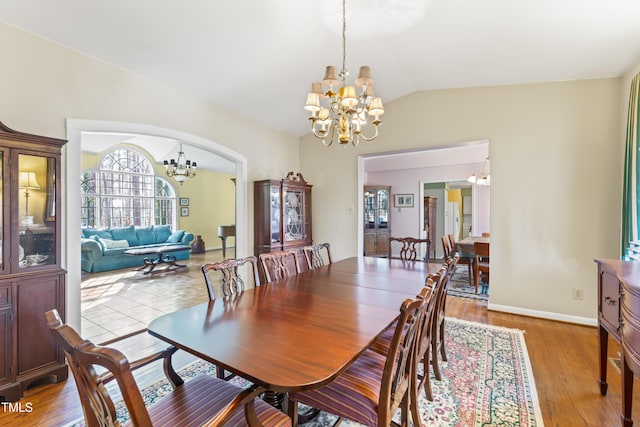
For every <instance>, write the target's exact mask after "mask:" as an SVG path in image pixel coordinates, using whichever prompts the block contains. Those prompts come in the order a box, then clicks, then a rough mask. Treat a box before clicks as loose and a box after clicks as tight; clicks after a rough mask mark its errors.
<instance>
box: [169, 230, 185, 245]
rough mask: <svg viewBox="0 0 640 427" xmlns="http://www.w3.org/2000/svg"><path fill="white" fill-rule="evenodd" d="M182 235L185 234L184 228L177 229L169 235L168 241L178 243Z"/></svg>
mask: <svg viewBox="0 0 640 427" xmlns="http://www.w3.org/2000/svg"><path fill="white" fill-rule="evenodd" d="M182 236H184V230H178V231H175V232H173V233H172V234H171V236H169V238H168V239H167V243H178V242H180V241H181V240H182Z"/></svg>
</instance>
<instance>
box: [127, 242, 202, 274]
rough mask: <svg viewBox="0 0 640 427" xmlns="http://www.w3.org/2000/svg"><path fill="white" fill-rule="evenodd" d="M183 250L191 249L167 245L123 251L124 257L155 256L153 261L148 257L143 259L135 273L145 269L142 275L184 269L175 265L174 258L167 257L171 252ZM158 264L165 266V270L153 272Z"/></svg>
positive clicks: (180, 265)
mask: <svg viewBox="0 0 640 427" xmlns="http://www.w3.org/2000/svg"><path fill="white" fill-rule="evenodd" d="M185 249H191V247H190V246H187V245H167V246H153V247H150V248H139V249H127V250H126V251H124V253H125V254H126V255H134V256H139V255H156V258H155V259H149V257H144V260H143V261H142V262H143V265H142V267H140V268H136V271H140V270H144V269H145V268H147V270H146V271H144V272H143V274H150V273H153V272H155V273H158V272H164V271H173V270H177V269H178V268H180V267H186V265H184V264H177V263H176V257H175V256H171V255H167V254H169V253H171V252H178V251H184V250H185ZM159 264H167V266H166V267H165V268H163V269H162V270H155V268H156V266H157V265H159Z"/></svg>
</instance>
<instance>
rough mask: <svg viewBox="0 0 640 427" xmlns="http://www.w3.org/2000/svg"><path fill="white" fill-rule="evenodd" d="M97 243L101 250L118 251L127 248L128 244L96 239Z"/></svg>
mask: <svg viewBox="0 0 640 427" xmlns="http://www.w3.org/2000/svg"><path fill="white" fill-rule="evenodd" d="M98 243H100V245H101V246H102V249H120V248H128V247H129V242H128V241H127V240H111V239H103V238H102V237H98Z"/></svg>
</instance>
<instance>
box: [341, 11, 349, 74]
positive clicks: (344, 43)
mask: <svg viewBox="0 0 640 427" xmlns="http://www.w3.org/2000/svg"><path fill="white" fill-rule="evenodd" d="M347 73H348V72H347V0H342V72H341V74H342V83H343V84H345V82H346V80H347Z"/></svg>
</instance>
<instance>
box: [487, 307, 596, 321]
mask: <svg viewBox="0 0 640 427" xmlns="http://www.w3.org/2000/svg"><path fill="white" fill-rule="evenodd" d="M487 309H488V310H492V311H500V312H503V313H511V314H519V315H521V316H529V317H538V318H541V319H549V320H557V321H559V322H566V323H575V324H578V325H585V326H598V319H595V318H590V317H580V316H571V315H567V314H561V313H552V312H549V311H541V310H530V309H526V308H522V307H513V306H510V305H500V304H491V303H489V304H487Z"/></svg>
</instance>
